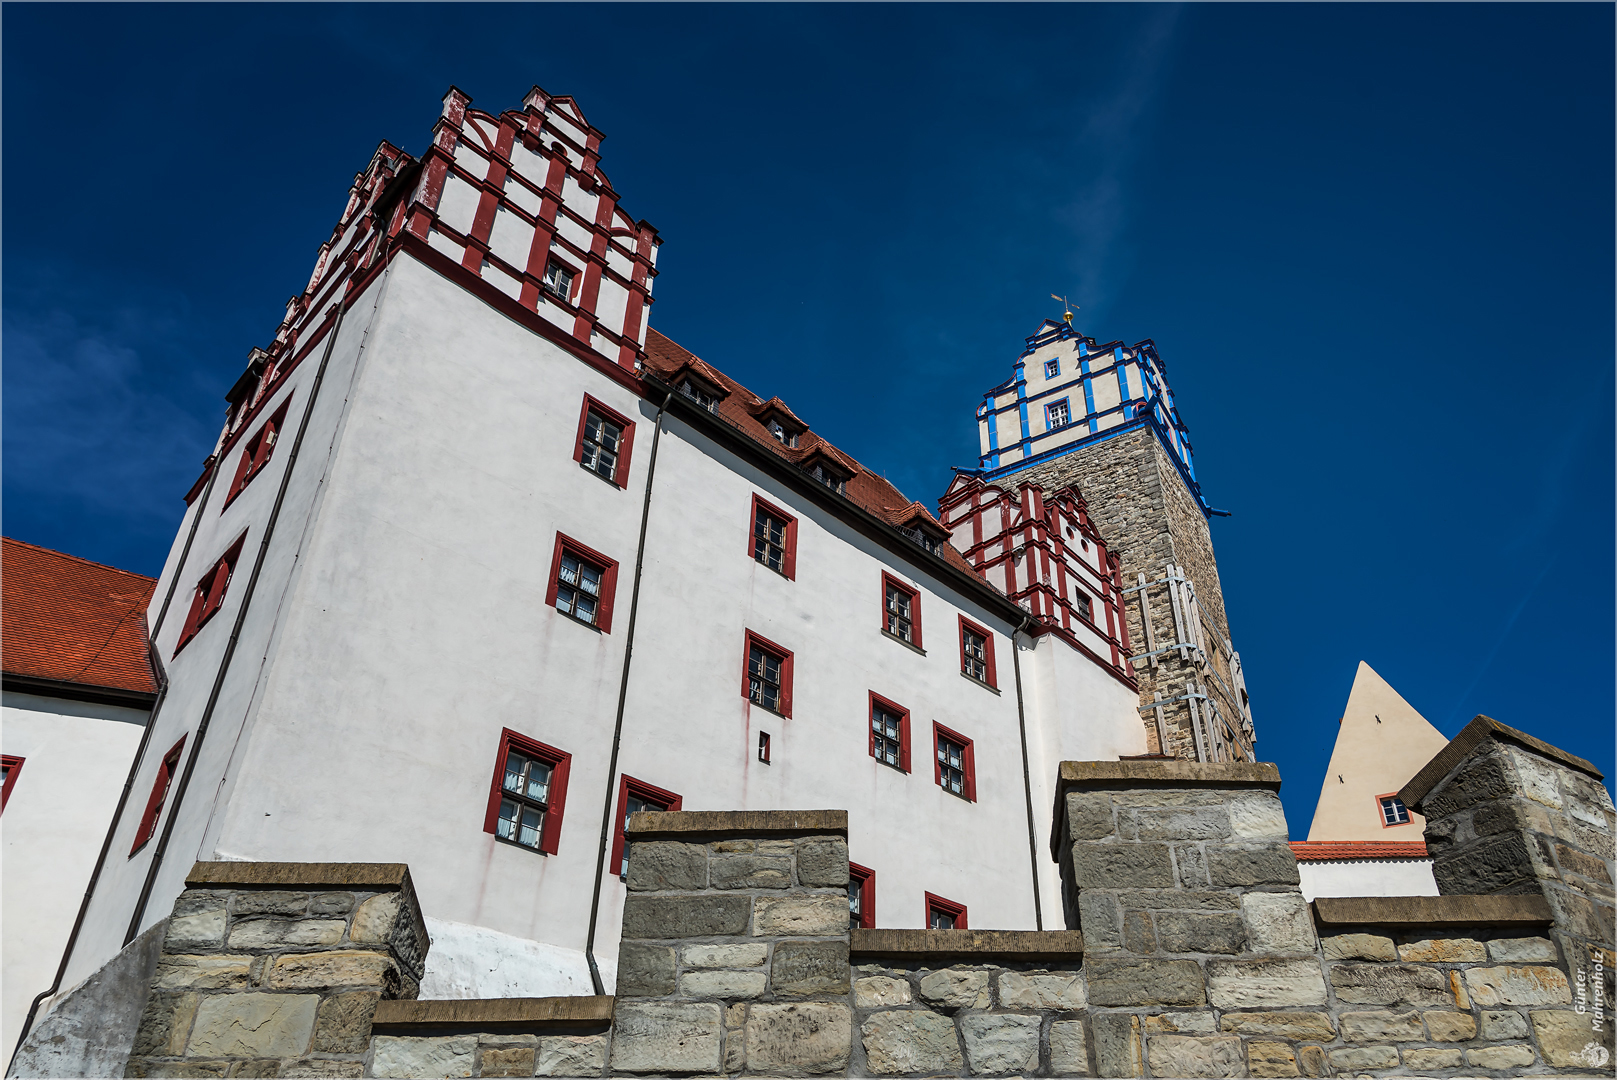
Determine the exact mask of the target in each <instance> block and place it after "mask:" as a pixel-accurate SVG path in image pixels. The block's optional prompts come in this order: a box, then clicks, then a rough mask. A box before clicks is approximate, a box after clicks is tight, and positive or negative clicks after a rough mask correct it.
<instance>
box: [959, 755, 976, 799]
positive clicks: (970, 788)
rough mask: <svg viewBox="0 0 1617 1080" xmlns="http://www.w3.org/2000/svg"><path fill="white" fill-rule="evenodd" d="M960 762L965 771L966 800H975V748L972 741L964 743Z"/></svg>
mask: <svg viewBox="0 0 1617 1080" xmlns="http://www.w3.org/2000/svg"><path fill="white" fill-rule="evenodd" d="M961 764H963V765H964V766H965V772H966V801H967V802H976V801H977V748H976V745H975V744H974V743H969V742H968V743H966V752H965V753H964V754H962V755H961Z"/></svg>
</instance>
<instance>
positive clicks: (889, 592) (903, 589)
mask: <svg viewBox="0 0 1617 1080" xmlns="http://www.w3.org/2000/svg"><path fill="white" fill-rule="evenodd" d="M882 629H883V630H886V631H887V633H889V634H891V635H892V636H893V637H896V638H897V639H898V640H900V641H902V642H905V643H906V644H909V645H914V646H915V647H916V648H917V649H919V648H920V647H921V594H920V593H919V592H918V591H916V590H915V589H914V588H913V587H912V586H909V585H906V584H904V583H903V582H902V581H900V580H898V579H897V578H895V577H894V576H893V575H891V574H887V573H884V574H882Z"/></svg>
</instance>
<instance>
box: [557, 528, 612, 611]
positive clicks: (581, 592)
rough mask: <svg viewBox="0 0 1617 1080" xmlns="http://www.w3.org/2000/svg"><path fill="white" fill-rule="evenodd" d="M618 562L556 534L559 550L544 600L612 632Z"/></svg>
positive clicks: (560, 609) (558, 608)
mask: <svg viewBox="0 0 1617 1080" xmlns="http://www.w3.org/2000/svg"><path fill="white" fill-rule="evenodd" d="M617 581H618V564H617V561H616V560H614V559H608V558H607V557H606V556H605V555H602V554H601V553H600V552H599V551H595V550H594V549H592V548H587V547H585V546H584V545H583V544H580V543H578V542H577V541H576V540H573V539H571V538H570V537H566V536H563V535H562V534H560V533H557V534H556V552H555V556H554V558H553V559H552V561H551V565H550V590H549V592H548V594H547V595H546V596H545V603H546V604H547V605H549V606H550V607H554V608H555V609H556V610H557V611H558V612H560V613H561V614H563V615H566V616H567V617H569V618H572V619H576V620H578V621H579V622H581V623H583V624H584V625H586V626H593V627H595V628H596V629H597V630H600V631H601V632H602V633H611V631H612V601H613V594H614V593H615V592H616V589H617Z"/></svg>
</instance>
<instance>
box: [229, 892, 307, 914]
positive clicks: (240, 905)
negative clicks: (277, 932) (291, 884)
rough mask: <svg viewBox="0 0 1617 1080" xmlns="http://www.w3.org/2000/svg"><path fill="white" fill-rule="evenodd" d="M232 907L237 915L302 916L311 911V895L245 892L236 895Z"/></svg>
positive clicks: (301, 893)
mask: <svg viewBox="0 0 1617 1080" xmlns="http://www.w3.org/2000/svg"><path fill="white" fill-rule="evenodd" d="M230 907H231V910H233V911H234V912H235V913H236V914H237V915H302V914H304V913H306V912H307V911H308V910H309V894H308V893H303V892H281V891H266V892H256V891H244V892H239V893H237V894H236V896H235V900H234V901H233V902H232V903H231V905H230Z"/></svg>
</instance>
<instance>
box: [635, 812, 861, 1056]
mask: <svg viewBox="0 0 1617 1080" xmlns="http://www.w3.org/2000/svg"><path fill="white" fill-rule="evenodd" d="M626 838H627V840H628V842H629V868H628V874H627V881H628V887H629V895H628V897H627V898H626V900H625V902H624V908H623V940H622V942H621V944H620V946H619V951H618V981H617V1000H616V1003H615V1006H614V1009H613V1021H612V1049H611V1067H612V1070H613V1071H614V1072H630V1073H706V1074H721V1073H722V1074H731V1075H733V1074H735V1073H739V1072H742V1071H743V1070H745V1071H747V1072H749V1073H766V1074H769V1075H800V1074H803V1073H826V1072H831V1073H845V1072H846V1071H847V1068H848V1061H849V1055H850V1049H851V1042H852V1034H853V1012H852V1008H851V1006H850V1002H849V996H850V987H849V966H848V942H849V916H848V892H847V890H848V815H847V812H846V811H843V810H807V811H793V810H761V811H760V810H748V811H729V812H719V811H714V812H704V811H671V812H663V813H638V814H635V815H633V816H632V817H631V819H630V821H629V827H628V830H627V832H626Z"/></svg>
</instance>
